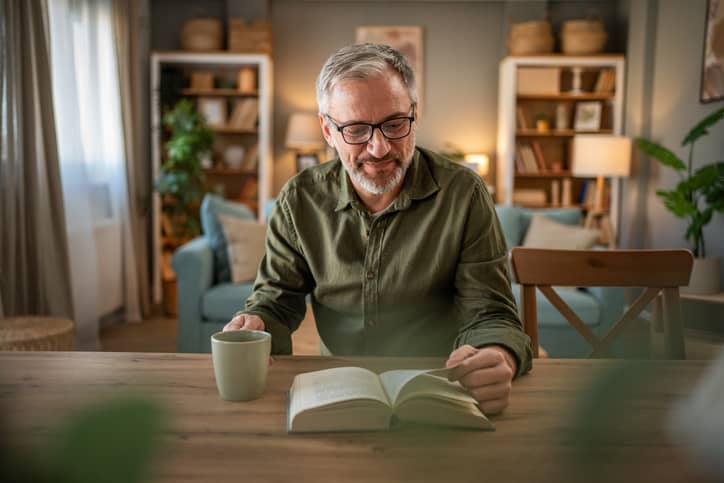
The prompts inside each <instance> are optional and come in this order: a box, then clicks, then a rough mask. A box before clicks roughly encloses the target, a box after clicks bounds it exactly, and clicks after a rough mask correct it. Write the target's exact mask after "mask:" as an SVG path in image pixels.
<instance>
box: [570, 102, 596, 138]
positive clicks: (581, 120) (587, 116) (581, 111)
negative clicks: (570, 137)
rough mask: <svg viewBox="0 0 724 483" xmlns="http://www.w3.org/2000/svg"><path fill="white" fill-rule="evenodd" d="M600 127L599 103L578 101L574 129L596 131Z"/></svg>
mask: <svg viewBox="0 0 724 483" xmlns="http://www.w3.org/2000/svg"><path fill="white" fill-rule="evenodd" d="M599 129H601V103H600V102H595V101H594V102H579V103H578V104H576V117H575V120H574V121H573V130H574V131H598V130H599Z"/></svg>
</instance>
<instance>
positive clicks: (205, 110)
mask: <svg viewBox="0 0 724 483" xmlns="http://www.w3.org/2000/svg"><path fill="white" fill-rule="evenodd" d="M198 106H199V107H198V109H199V112H200V113H201V114H202V115H203V116H204V117H205V118H206V122H207V123H208V125H209V126H216V127H221V126H225V125H226V99H218V98H215V97H199V104H198Z"/></svg>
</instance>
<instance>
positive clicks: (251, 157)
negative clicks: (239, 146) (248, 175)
mask: <svg viewBox="0 0 724 483" xmlns="http://www.w3.org/2000/svg"><path fill="white" fill-rule="evenodd" d="M258 166H259V145H258V144H252V145H251V146H249V147H248V148H247V149H246V156H244V164H243V166H242V167H243V169H245V170H247V171H256V169H257V167H258Z"/></svg>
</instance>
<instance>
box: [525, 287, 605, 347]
mask: <svg viewBox="0 0 724 483" xmlns="http://www.w3.org/2000/svg"><path fill="white" fill-rule="evenodd" d="M538 288H539V289H540V291H541V292H543V295H545V296H546V298H547V299H548V300H550V302H551V303H552V304H553V305H554V306H555V307H556V308H557V309H558V311H559V312H560V313H561V314H562V315H563V316H564V317H565V318H566V319H567V320H568V322H570V324H571V325H572V326H573V327H574V328H575V329H576V330H577V331H578V333H579V334H581V335H582V336H583V338H584V339H586V340H587V341H588V343H589V344H591V345H592V346H593V347H594V348H598V347H599V345H600V344H601V341H600V339H599V338H598V337H597V336H596V334H594V333H593V332H591V329H589V328H588V326H587V325H586V324H585V323H584V322H583V321H582V320H581V319H580V318H579V317H578V316H577V315H576V314H575V312H573V309H571V307H570V306H569V305H568V304H567V303H565V302H564V301H563V299H562V298H561V297H560V296H559V295H558V294H557V293H556V291H555V290H553V289H552V288H551V286H550V285H539V286H538Z"/></svg>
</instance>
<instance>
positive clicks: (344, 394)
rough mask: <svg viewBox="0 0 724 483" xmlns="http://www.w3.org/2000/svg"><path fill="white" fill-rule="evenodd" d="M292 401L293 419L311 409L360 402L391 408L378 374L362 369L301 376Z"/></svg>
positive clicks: (295, 383) (321, 372)
mask: <svg viewBox="0 0 724 483" xmlns="http://www.w3.org/2000/svg"><path fill="white" fill-rule="evenodd" d="M290 399H291V401H290V406H289V411H290V416H291V417H292V418H293V417H294V416H295V415H296V414H298V413H299V412H301V411H305V410H308V409H312V408H318V407H321V406H327V405H330V404H336V403H341V402H345V401H353V400H359V399H362V400H364V399H372V400H375V401H379V402H381V403H383V404H384V405H386V406H390V403H389V401H388V399H387V397H386V395H385V391H384V389H383V388H382V385H381V384H380V380H379V378H378V377H377V374H375V373H374V372H372V371H368V370H367V369H362V368H361V367H338V368H334V369H325V370H322V371H315V372H307V373H304V374H298V375H297V376H296V377H295V378H294V383H293V384H292V389H291V391H290Z"/></svg>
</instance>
